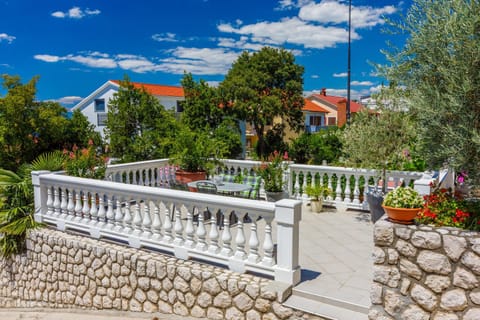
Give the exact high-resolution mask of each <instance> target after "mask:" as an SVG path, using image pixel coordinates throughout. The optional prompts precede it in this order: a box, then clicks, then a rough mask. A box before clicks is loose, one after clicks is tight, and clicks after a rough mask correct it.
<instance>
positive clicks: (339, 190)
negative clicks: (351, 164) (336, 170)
mask: <svg viewBox="0 0 480 320" xmlns="http://www.w3.org/2000/svg"><path fill="white" fill-rule="evenodd" d="M335 194H336V196H335V201H336V202H342V175H341V174H338V175H337V188H336V189H335Z"/></svg>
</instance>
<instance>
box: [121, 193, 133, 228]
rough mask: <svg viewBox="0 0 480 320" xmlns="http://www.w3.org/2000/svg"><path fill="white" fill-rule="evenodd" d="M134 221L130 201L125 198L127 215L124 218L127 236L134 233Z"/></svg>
mask: <svg viewBox="0 0 480 320" xmlns="http://www.w3.org/2000/svg"><path fill="white" fill-rule="evenodd" d="M132 221H133V217H132V214H131V213H130V199H129V198H128V197H126V198H125V215H124V216H123V228H124V232H125V233H126V234H130V233H132V231H133V228H132Z"/></svg>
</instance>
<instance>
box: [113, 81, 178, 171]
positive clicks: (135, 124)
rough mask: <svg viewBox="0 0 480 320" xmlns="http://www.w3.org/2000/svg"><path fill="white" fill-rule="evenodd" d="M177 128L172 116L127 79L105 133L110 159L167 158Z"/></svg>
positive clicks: (120, 90)
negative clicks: (108, 144)
mask: <svg viewBox="0 0 480 320" xmlns="http://www.w3.org/2000/svg"><path fill="white" fill-rule="evenodd" d="M176 128H177V123H176V121H175V117H174V115H173V113H172V112H169V111H166V110H165V108H164V107H163V106H162V105H160V103H159V101H158V99H157V98H155V97H154V96H152V95H151V94H149V93H148V92H147V91H146V90H145V89H144V88H141V89H137V88H135V87H134V86H133V84H132V83H131V82H130V80H129V79H128V77H126V76H125V79H124V80H123V81H121V82H120V88H119V91H118V92H117V93H115V94H114V96H113V99H112V100H110V107H109V110H108V114H107V121H106V130H105V131H106V135H107V137H108V139H109V140H110V152H111V155H112V156H113V157H117V158H120V159H121V160H122V161H124V162H131V161H141V160H148V159H156V158H161V157H166V156H167V155H168V154H169V151H170V148H171V145H172V142H173V134H174V133H175V131H176Z"/></svg>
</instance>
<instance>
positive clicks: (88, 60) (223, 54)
mask: <svg viewBox="0 0 480 320" xmlns="http://www.w3.org/2000/svg"><path fill="white" fill-rule="evenodd" d="M167 53H168V55H169V57H168V58H164V59H161V58H146V57H143V56H140V55H133V54H124V53H123V54H117V55H108V54H106V53H101V52H83V53H77V54H68V55H65V56H56V55H49V54H37V55H35V56H34V58H35V59H37V60H41V61H44V62H49V63H56V62H61V61H70V62H76V63H78V64H80V65H83V66H86V67H91V68H103V69H114V68H121V69H124V70H131V71H133V72H137V73H145V72H158V71H162V72H167V73H174V74H183V72H184V71H187V72H191V73H193V74H199V75H200V74H201V75H216V74H225V73H226V72H227V71H228V69H230V67H231V64H232V62H233V61H234V60H235V59H236V58H237V57H238V54H239V52H237V51H232V50H230V49H226V48H203V49H201V48H185V47H178V48H176V49H172V50H169V51H168V52H167Z"/></svg>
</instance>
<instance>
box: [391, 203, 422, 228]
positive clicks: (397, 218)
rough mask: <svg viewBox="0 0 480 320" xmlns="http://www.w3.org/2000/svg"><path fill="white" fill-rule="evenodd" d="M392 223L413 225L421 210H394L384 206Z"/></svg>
mask: <svg viewBox="0 0 480 320" xmlns="http://www.w3.org/2000/svg"><path fill="white" fill-rule="evenodd" d="M382 207H383V209H385V212H386V213H387V216H388V219H389V220H390V221H391V222H395V223H400V224H413V219H415V217H416V216H417V213H418V212H419V211H420V209H421V208H393V207H388V206H382Z"/></svg>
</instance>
